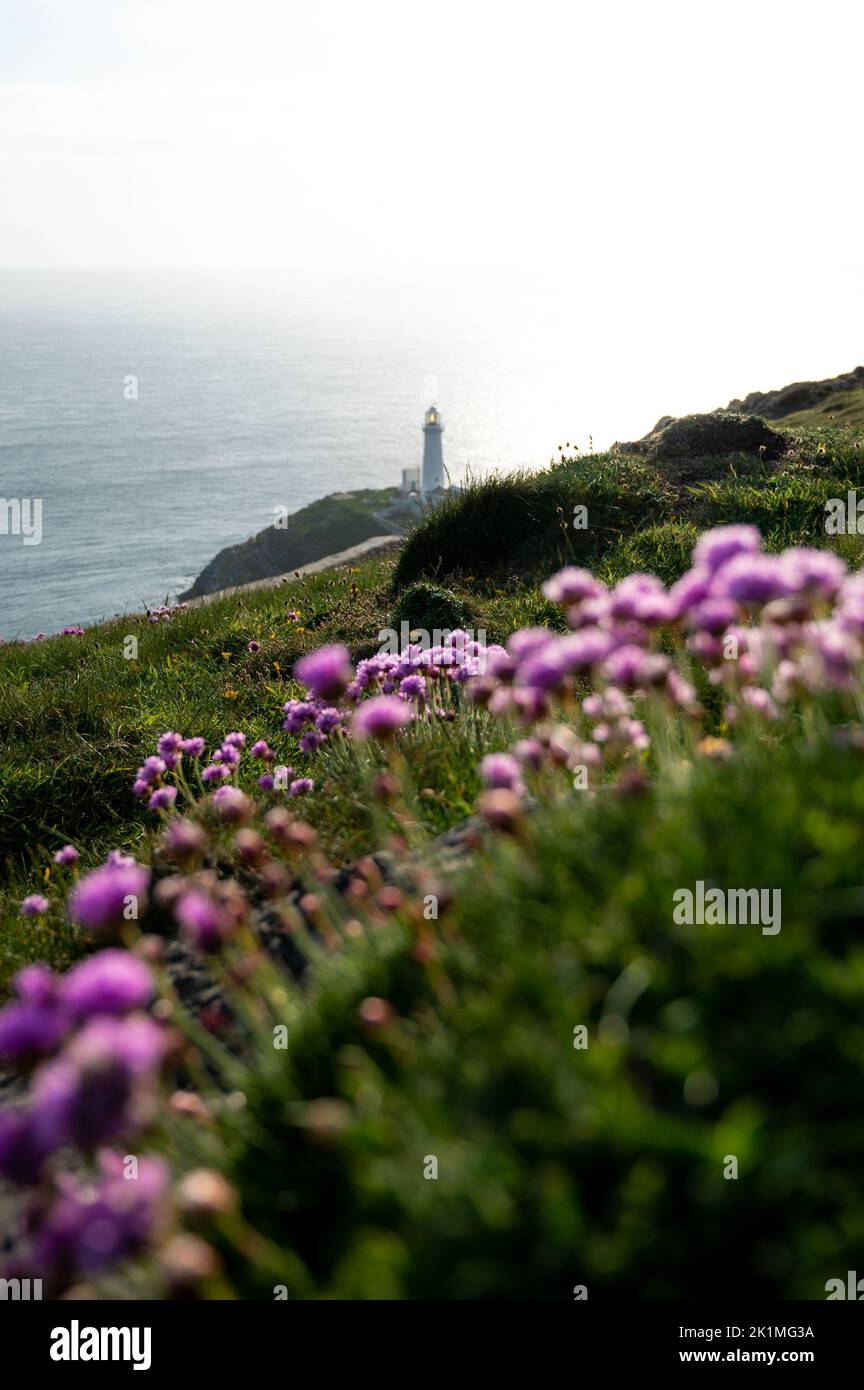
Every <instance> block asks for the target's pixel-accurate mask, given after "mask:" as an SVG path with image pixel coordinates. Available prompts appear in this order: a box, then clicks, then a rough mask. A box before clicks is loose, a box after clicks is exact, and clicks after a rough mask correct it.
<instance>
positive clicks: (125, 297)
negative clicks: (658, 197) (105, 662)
mask: <svg viewBox="0 0 864 1390" xmlns="http://www.w3.org/2000/svg"><path fill="white" fill-rule="evenodd" d="M577 342H578V338H577V337H576V335H574V334H572V333H570V332H569V330H568V332H566V333H565V332H563V331H562V325H561V323H560V307H559V306H558V305H557V304H556V301H555V297H554V295H552V294H551V293H550V294H549V295H544V294H543V293H540V292H538V291H537V290H536V288H534V289H528V288H525V289H519V290H516V289H514V288H513V287H512V286H511V287H506V288H504V289H502V287H501V286H500V285H499V284H495V283H493V282H491V281H489V282H483V283H477V282H472V281H468V280H463V281H462V282H461V283H459V284H452V283H448V284H447V285H446V286H445V287H444V288H442V287H441V286H439V285H438V284H435V283H431V284H428V285H427V284H418V283H416V281H415V282H413V283H412V282H410V281H408V280H407V279H406V280H405V281H404V282H400V280H399V278H398V276H397V277H394V278H393V279H392V281H390V282H388V283H384V282H380V283H371V282H369V281H365V282H362V283H361V282H356V281H352V280H351V279H349V278H347V277H344V278H343V279H341V280H340V281H332V280H331V281H327V280H325V279H324V278H323V277H319V278H318V279H314V278H307V279H299V278H297V277H295V278H291V277H289V276H275V277H271V278H270V279H266V280H265V279H264V278H257V279H256V278H255V277H245V278H244V277H239V278H238V277H236V276H233V275H225V276H221V277H219V276H215V275H209V276H205V275H202V276H197V277H196V276H183V275H180V274H177V275H168V274H163V273H159V274H156V273H153V274H135V275H127V274H121V273H109V274H98V275H97V274H94V273H90V272H80V273H64V274H59V273H57V274H53V273H51V274H49V273H42V272H35V271H34V272H21V273H14V272H2V273H0V497H3V498H6V499H9V498H41V499H42V540H41V543H40V544H38V545H25V544H23V541H22V538H21V537H20V536H14V535H4V534H2V533H0V636H4V637H6V638H10V637H15V636H25V637H26V636H31V635H33V634H34V633H36V632H38V631H45V632H49V633H50V632H56V631H57V630H58V629H59V628H61V627H63V626H64V625H66V624H71V623H82V624H83V623H87V622H89V621H92V620H94V619H96V618H99V617H102V616H106V615H109V614H112V613H117V612H122V611H124V610H128V609H140V608H141V607H142V606H143V605H148V604H154V603H159V602H164V601H165V600H166V598H169V597H171V596H173V595H174V594H176V593H177V592H178V591H179V590H181V589H183V588H184V587H185V586H186V585H187V584H188V583H189V582H190V580H191V578H192V577H193V576H194V575H195V574H196V573H197V572H198V571H199V570H200V569H201V567H202V566H203V565H204V564H205V563H206V562H207V561H208V560H209V559H210V558H211V556H212V555H214V554H215V553H216V551H217V550H219V549H220V548H221V547H222V546H224V545H227V544H229V543H231V542H234V541H241V540H244V539H246V537H248V536H250V535H252V534H253V533H254V532H256V531H258V530H260V529H261V528H262V527H263V526H265V525H267V524H268V523H269V522H270V521H272V518H273V508H274V507H275V506H279V505H283V506H287V507H289V508H290V509H291V510H292V511H293V510H296V509H298V508H299V507H302V506H303V505H304V504H305V503H307V502H310V501H312V500H314V499H315V498H317V497H322V496H324V495H325V494H326V493H329V492H333V491H338V490H340V489H343V488H358V487H364V486H376V487H380V486H383V485H385V484H387V483H390V482H392V483H394V484H396V483H397V482H398V479H399V470H400V468H401V467H402V466H403V465H406V464H413V463H417V462H419V459H420V453H421V444H422V436H421V433H420V424H421V420H422V412H423V409H424V408H425V406H426V405H427V404H429V401H430V400H431V399H432V397H433V396H435V397H436V398H437V401H438V404H439V406H440V407H441V409H442V412H443V416H444V420H445V435H444V448H445V462H446V464H447V466H448V469H449V470H450V473H451V476H452V477H453V479H454V480H456V479H459V478H461V477H463V476H464V474H465V472H466V470H467V469H468V468H470V469H472V470H473V471H476V472H477V473H481V474H482V473H485V472H487V471H489V470H490V469H495V468H503V469H506V468H510V467H513V466H514V465H529V466H542V465H543V464H544V463H546V462H547V461H548V459H549V458H550V457H551V456H552V455H553V453H554V452H555V450H556V447H557V445H558V443H559V442H562V441H564V440H578V441H579V442H580V444H581V445H582V446H583V447H585V446H587V442H588V435H589V432H591V431H592V430H593V432H594V436H595V439H596V440H598V441H599V442H600V443H601V444H602V443H608V442H609V441H610V440H611V439H612V438H613V437H615V431H616V424H617V425H620V424H621V420H620V418H619V420H618V421H616V420H614V419H613V418H612V415H613V407H612V403H611V401H608V400H607V401H606V402H605V403H604V402H603V401H601V400H599V399H598V396H597V392H596V382H594V383H593V385H594V387H595V389H594V391H593V394H592V379H591V371H590V363H589V362H588V361H587V360H586V361H577V360H576V359H575V358H574V353H575V351H576V350H577V348H576V343H577ZM568 343H572V346H571V347H568V346H567V344H568ZM582 351H583V352H584V351H585V349H584V345H583V348H582ZM130 375H134V376H135V377H136V378H137V383H138V387H137V389H138V398H137V400H127V399H125V398H124V380H125V379H126V378H127V377H128V376H130ZM598 406H599V409H598ZM645 412H646V413H644V414H642V415H640V419H639V424H640V426H641V430H644V429H645V428H647V427H648V426H650V424H651V423H652V419H651V414H650V408H649V407H647V405H646V406H645ZM655 413H656V412H655ZM624 423H625V424H626V423H628V422H627V421H626V420H625V421H624ZM640 432H641V431H640ZM604 436H605V437H604Z"/></svg>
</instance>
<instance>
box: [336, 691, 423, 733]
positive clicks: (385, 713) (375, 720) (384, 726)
mask: <svg viewBox="0 0 864 1390" xmlns="http://www.w3.org/2000/svg"><path fill="white" fill-rule="evenodd" d="M410 718H411V714H410V711H409V709H408V706H407V705H406V703H405V701H404V700H400V699H399V698H398V696H395V695H373V696H372V699H371V700H365V701H364V702H363V703H362V704H361V705H359V706H358V708H357V712H356V713H355V715H354V719H353V721H352V724H351V729H352V732H353V734H354V737H355V738H357V739H366V738H375V739H379V740H381V741H382V742H383V741H384V740H386V739H390V738H393V736H394V734H395V733H396V732H397V730H399V729H401V728H402V726H403V725H404V724H407V723H408V721H409V719H410Z"/></svg>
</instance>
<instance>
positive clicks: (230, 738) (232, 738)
mask: <svg viewBox="0 0 864 1390" xmlns="http://www.w3.org/2000/svg"><path fill="white" fill-rule="evenodd" d="M222 744H223V747H224V748H245V747H246V735H245V734H241V733H237V732H235V733H233V734H226V735H225V737H224V739H223V740H222Z"/></svg>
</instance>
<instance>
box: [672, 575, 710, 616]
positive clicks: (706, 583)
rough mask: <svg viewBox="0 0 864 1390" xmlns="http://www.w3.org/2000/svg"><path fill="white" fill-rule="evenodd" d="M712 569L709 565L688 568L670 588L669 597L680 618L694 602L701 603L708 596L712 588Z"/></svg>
mask: <svg viewBox="0 0 864 1390" xmlns="http://www.w3.org/2000/svg"><path fill="white" fill-rule="evenodd" d="M711 576H712V571H711V570H709V569H708V567H707V565H699V566H697V567H696V569H692V570H688V571H687V573H686V574H682V576H681V578H680V579H679V580H678V582H677V584H673V585H672V588H671V589H670V590H669V598H670V600H671V602H672V607H673V609H674V611H675V613H676V615H677V616H678V617H679V618H680V617H681V616H682V615H683V614H684V613H686V612H687V610H688V609H690V608H692V607H693V606H694V604H697V603H701V602H702V600H703V599H706V598H707V597H708V594H709V591H710V589H711Z"/></svg>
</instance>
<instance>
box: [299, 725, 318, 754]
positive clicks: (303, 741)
mask: <svg viewBox="0 0 864 1390" xmlns="http://www.w3.org/2000/svg"><path fill="white" fill-rule="evenodd" d="M323 742H324V735H323V734H319V733H317V732H316V731H315V730H314V729H307V730H306V732H305V734H301V736H300V743H299V745H298V746H299V748H300V752H301V753H307V754H308V753H314V752H315V751H316V750H317V749H319V748H320V747H321V745H322V743H323Z"/></svg>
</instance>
